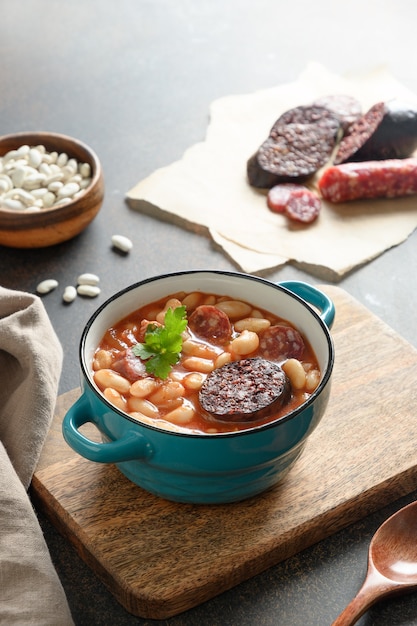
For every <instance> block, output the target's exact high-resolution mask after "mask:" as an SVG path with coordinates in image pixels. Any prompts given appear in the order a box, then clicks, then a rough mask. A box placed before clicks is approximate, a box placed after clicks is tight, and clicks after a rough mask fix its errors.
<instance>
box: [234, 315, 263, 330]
mask: <svg viewBox="0 0 417 626" xmlns="http://www.w3.org/2000/svg"><path fill="white" fill-rule="evenodd" d="M270 326H271V322H270V321H269V320H267V319H265V318H260V317H244V318H243V319H241V320H238V321H237V322H235V330H237V331H238V332H239V333H241V332H242V330H252V331H253V332H254V333H259V332H261V330H265V329H266V328H269V327H270Z"/></svg>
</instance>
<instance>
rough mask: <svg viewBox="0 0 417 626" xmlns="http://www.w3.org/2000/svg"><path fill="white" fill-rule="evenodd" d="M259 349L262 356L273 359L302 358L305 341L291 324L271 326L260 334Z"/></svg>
mask: <svg viewBox="0 0 417 626" xmlns="http://www.w3.org/2000/svg"><path fill="white" fill-rule="evenodd" d="M258 351H259V353H260V354H261V356H263V357H264V358H265V359H270V360H271V361H282V360H284V359H291V358H294V359H301V357H302V356H303V353H304V341H303V338H302V337H301V335H300V333H299V332H298V331H297V330H296V329H295V328H293V327H291V326H284V325H276V326H270V327H269V328H267V329H266V330H264V331H263V332H262V333H260V334H259V349H258Z"/></svg>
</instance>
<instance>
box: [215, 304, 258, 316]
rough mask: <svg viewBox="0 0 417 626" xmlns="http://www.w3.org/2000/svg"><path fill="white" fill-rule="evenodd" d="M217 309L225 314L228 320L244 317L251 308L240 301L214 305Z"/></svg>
mask: <svg viewBox="0 0 417 626" xmlns="http://www.w3.org/2000/svg"><path fill="white" fill-rule="evenodd" d="M216 306H217V308H218V309H220V310H221V311H223V312H224V313H226V315H228V316H229V317H230V319H237V318H239V319H240V318H241V317H246V316H247V315H249V313H250V312H251V311H252V307H251V306H250V305H249V304H246V302H241V301H240V300H223V301H222V302H218V303H217V304H216Z"/></svg>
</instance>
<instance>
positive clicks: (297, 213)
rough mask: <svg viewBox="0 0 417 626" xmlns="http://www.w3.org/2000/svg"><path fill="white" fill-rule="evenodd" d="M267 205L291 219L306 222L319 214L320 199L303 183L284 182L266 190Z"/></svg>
mask: <svg viewBox="0 0 417 626" xmlns="http://www.w3.org/2000/svg"><path fill="white" fill-rule="evenodd" d="M267 205H268V207H269V208H270V209H271V211H273V212H274V213H285V215H286V216H287V217H289V218H290V219H291V220H294V221H296V222H303V223H304V224H307V223H310V222H314V220H315V219H316V218H317V217H318V216H319V213H320V209H321V200H320V198H319V196H318V195H317V194H316V193H315V192H314V191H311V190H310V189H308V187H305V186H304V185H294V184H292V183H286V184H285V183H284V184H282V185H275V186H274V187H272V188H271V189H270V190H269V191H268V195H267Z"/></svg>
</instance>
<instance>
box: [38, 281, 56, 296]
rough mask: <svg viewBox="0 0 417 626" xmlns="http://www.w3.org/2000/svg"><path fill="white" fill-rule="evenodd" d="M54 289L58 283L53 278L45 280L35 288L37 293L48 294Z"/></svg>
mask: <svg viewBox="0 0 417 626" xmlns="http://www.w3.org/2000/svg"><path fill="white" fill-rule="evenodd" d="M56 287H58V281H57V280H55V279H54V278H47V279H46V280H43V281H42V282H40V283H39V285H38V286H37V287H36V291H37V292H38V293H49V292H50V291H52V290H53V289H55V288H56Z"/></svg>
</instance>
